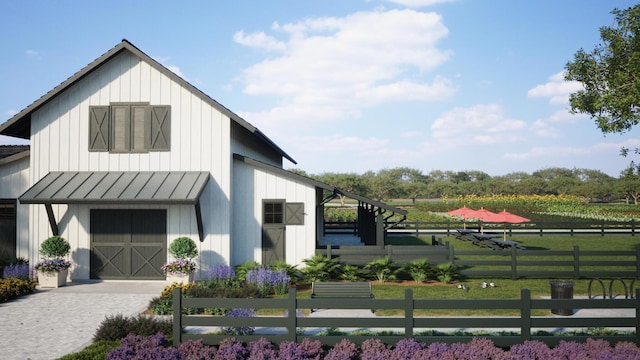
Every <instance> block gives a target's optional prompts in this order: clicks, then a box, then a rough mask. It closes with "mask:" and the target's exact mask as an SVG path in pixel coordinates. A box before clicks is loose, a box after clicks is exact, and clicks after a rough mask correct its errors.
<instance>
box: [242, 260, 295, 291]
mask: <svg viewBox="0 0 640 360" xmlns="http://www.w3.org/2000/svg"><path fill="white" fill-rule="evenodd" d="M246 281H247V283H249V284H251V285H253V286H255V287H257V288H258V289H259V290H260V292H261V294H262V295H263V296H268V295H269V294H271V290H272V289H273V291H274V292H275V293H276V294H278V295H282V294H286V293H287V289H289V283H290V282H291V278H290V277H289V275H287V273H286V272H284V271H283V270H280V271H275V270H271V269H266V268H263V267H259V268H257V269H251V270H249V271H248V272H247V275H246Z"/></svg>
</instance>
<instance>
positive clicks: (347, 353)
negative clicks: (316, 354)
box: [324, 339, 358, 360]
mask: <svg viewBox="0 0 640 360" xmlns="http://www.w3.org/2000/svg"><path fill="white" fill-rule="evenodd" d="M357 358H358V346H356V344H354V343H353V342H351V341H349V340H347V339H342V341H340V342H339V343H337V344H336V345H335V346H334V347H333V348H331V349H330V350H329V352H328V353H327V355H326V356H325V357H324V360H351V359H357Z"/></svg>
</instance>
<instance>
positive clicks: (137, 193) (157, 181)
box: [19, 171, 209, 204]
mask: <svg viewBox="0 0 640 360" xmlns="http://www.w3.org/2000/svg"><path fill="white" fill-rule="evenodd" d="M208 181H209V173H208V172H189V171H182V172H180V171H167V172H127V171H108V172H92V171H76V172H74V171H63V172H50V173H48V174H47V175H46V176H45V177H43V178H42V179H41V180H40V181H38V182H37V183H36V184H35V185H33V186H32V187H31V188H30V189H29V190H27V191H26V192H25V193H24V194H22V196H20V198H19V200H20V202H21V203H23V204H79V203H86V204H89V203H92V204H94V203H111V204H159V203H170V204H196V203H197V202H198V199H199V197H200V194H201V193H202V191H203V190H204V187H205V185H206V184H207V182H208Z"/></svg>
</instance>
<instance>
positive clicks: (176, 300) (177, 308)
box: [173, 286, 182, 347]
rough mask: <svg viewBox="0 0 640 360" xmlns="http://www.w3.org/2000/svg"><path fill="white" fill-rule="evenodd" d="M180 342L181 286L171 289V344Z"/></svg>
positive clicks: (175, 344)
mask: <svg viewBox="0 0 640 360" xmlns="http://www.w3.org/2000/svg"><path fill="white" fill-rule="evenodd" d="M181 342H182V288H180V287H179V286H176V288H175V289H173V346H175V347H178V345H180V343H181Z"/></svg>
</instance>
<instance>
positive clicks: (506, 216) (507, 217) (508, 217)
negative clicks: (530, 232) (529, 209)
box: [488, 210, 531, 240]
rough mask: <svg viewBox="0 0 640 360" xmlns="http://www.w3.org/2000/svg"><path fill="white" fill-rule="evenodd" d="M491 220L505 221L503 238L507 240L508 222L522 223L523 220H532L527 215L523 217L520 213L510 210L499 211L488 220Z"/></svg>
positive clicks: (496, 221)
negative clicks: (513, 212)
mask: <svg viewBox="0 0 640 360" xmlns="http://www.w3.org/2000/svg"><path fill="white" fill-rule="evenodd" d="M488 221H489V222H495V223H503V224H504V227H503V230H504V234H503V239H504V240H507V225H506V224H520V223H523V222H529V221H531V220H530V219H527V218H526V217H522V216H520V215H516V214H512V213H510V212H508V211H507V210H504V211H502V212H499V213H497V214H495V216H494V217H493V218H492V219H491V220H488Z"/></svg>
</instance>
